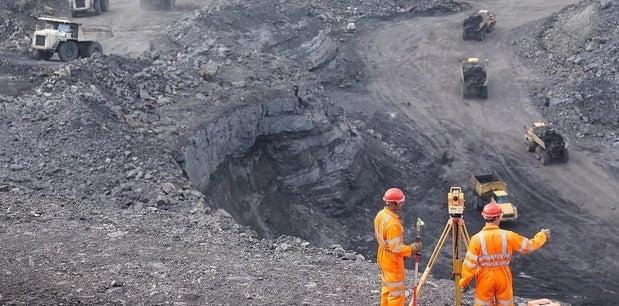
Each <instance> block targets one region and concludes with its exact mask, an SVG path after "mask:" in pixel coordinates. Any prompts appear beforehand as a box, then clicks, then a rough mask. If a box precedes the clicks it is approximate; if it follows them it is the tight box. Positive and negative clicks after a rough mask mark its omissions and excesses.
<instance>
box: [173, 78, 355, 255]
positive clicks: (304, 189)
mask: <svg viewBox="0 0 619 306" xmlns="http://www.w3.org/2000/svg"><path fill="white" fill-rule="evenodd" d="M324 103H325V101H323V100H321V98H320V96H319V95H317V93H315V92H313V90H312V89H308V88H299V89H296V88H295V89H292V90H272V91H271V92H270V93H268V94H266V95H265V96H264V97H262V98H261V101H255V103H251V104H244V105H240V106H237V107H233V108H231V109H229V110H226V111H225V112H222V115H221V116H219V117H216V118H213V119H212V120H209V121H207V122H204V124H203V125H202V129H201V130H200V131H197V133H196V135H195V136H193V137H192V138H191V144H190V145H188V146H186V147H185V148H184V150H183V154H184V164H183V167H184V169H185V171H186V172H187V174H188V176H189V178H190V179H191V180H192V182H193V183H194V185H195V186H197V188H199V189H200V190H203V191H205V192H204V193H205V194H206V196H207V198H208V199H209V200H210V201H209V202H210V203H212V204H213V205H215V206H220V207H223V208H226V209H227V210H228V211H230V212H231V213H232V214H233V215H235V216H236V217H237V218H239V219H240V220H241V222H243V223H246V224H251V225H253V226H254V228H256V229H257V230H258V231H260V232H262V233H263V234H266V235H267V236H277V235H279V234H282V233H285V232H288V233H289V234H293V235H298V236H301V237H304V238H308V239H311V240H313V241H316V242H325V243H326V242H333V241H339V239H332V238H330V237H332V230H334V228H338V227H339V226H338V222H334V219H333V220H329V219H330V218H336V217H338V216H341V215H343V214H347V213H349V210H350V209H351V208H352V207H353V205H354V204H355V200H358V197H356V196H353V195H352V194H351V193H353V192H354V191H353V190H351V189H350V188H349V187H348V178H349V177H350V176H351V175H357V174H356V173H352V171H351V170H350V169H351V166H352V165H353V164H354V162H355V161H356V160H358V158H357V155H358V154H361V153H360V152H359V150H360V149H361V148H362V146H363V144H362V141H361V138H360V137H359V136H357V135H356V133H355V132H354V130H353V129H352V128H351V127H350V126H349V125H348V124H347V123H346V121H345V120H344V118H343V117H342V114H341V113H340V114H338V113H337V110H328V109H326V108H325V107H326V106H327V105H325V104H324ZM362 177H363V176H362ZM359 184H364V182H363V181H361V182H359ZM347 191H348V192H347ZM312 215H316V217H313V216H312ZM317 217H318V218H317ZM304 220H305V221H306V222H307V224H306V225H304V226H297V225H295V222H303V221H304ZM310 220H312V221H310ZM330 229H331V230H330ZM290 230H292V232H290Z"/></svg>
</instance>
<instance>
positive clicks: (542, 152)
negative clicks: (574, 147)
mask: <svg viewBox="0 0 619 306" xmlns="http://www.w3.org/2000/svg"><path fill="white" fill-rule="evenodd" d="M524 129H525V133H524V141H525V143H526V144H527V148H528V150H529V152H535V155H536V157H537V159H539V160H540V161H541V162H542V164H543V165H548V164H549V163H550V162H552V161H554V160H559V161H561V162H564V163H565V162H567V161H568V159H569V154H568V151H567V146H568V144H567V143H566V142H565V139H564V138H563V136H561V134H559V132H557V131H556V130H555V129H553V128H552V127H550V126H548V125H547V124H546V123H544V122H536V123H534V124H533V126H532V127H531V128H529V129H527V127H526V126H525V127H524Z"/></svg>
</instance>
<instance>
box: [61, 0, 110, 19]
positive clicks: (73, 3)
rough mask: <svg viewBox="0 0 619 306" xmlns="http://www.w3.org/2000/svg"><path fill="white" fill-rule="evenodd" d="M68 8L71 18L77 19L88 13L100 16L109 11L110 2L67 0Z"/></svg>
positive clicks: (104, 0) (108, 0) (105, 0)
mask: <svg viewBox="0 0 619 306" xmlns="http://www.w3.org/2000/svg"><path fill="white" fill-rule="evenodd" d="M69 7H70V8H71V16H72V17H78V16H80V15H82V14H84V13H89V12H92V13H94V14H95V15H101V14H102V13H104V12H107V11H108V10H109V8H110V0H69Z"/></svg>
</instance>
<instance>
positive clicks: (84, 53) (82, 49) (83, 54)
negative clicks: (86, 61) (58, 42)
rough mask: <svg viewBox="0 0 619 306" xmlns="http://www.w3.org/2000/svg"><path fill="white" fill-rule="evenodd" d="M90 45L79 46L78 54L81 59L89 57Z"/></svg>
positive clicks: (82, 44)
mask: <svg viewBox="0 0 619 306" xmlns="http://www.w3.org/2000/svg"><path fill="white" fill-rule="evenodd" d="M89 45H90V44H89V43H81V44H79V45H78V46H77V48H78V53H79V56H80V57H81V58H86V57H88V46H89Z"/></svg>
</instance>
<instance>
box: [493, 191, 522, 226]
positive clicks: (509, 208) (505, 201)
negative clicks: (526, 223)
mask: <svg viewBox="0 0 619 306" xmlns="http://www.w3.org/2000/svg"><path fill="white" fill-rule="evenodd" d="M492 199H493V200H494V201H495V202H497V204H499V206H500V207H501V210H502V211H503V215H502V216H501V220H502V221H511V220H515V219H517V218H518V209H517V208H516V206H515V205H514V204H512V202H511V199H510V198H509V194H508V193H507V192H506V191H504V190H495V191H493V192H492Z"/></svg>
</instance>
